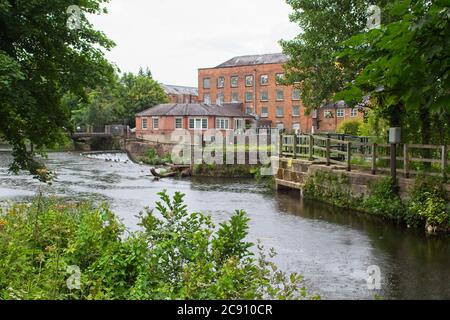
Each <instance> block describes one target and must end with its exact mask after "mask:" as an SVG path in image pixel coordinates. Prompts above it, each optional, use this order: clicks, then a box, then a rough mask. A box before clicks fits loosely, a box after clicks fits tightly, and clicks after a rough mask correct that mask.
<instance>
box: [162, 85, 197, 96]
mask: <svg viewBox="0 0 450 320" xmlns="http://www.w3.org/2000/svg"><path fill="white" fill-rule="evenodd" d="M161 86H162V87H163V89H164V91H165V92H166V93H167V94H185V95H192V96H198V89H197V88H194V87H186V86H173V85H170V84H161Z"/></svg>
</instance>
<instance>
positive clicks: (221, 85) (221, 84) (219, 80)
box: [217, 77, 225, 88]
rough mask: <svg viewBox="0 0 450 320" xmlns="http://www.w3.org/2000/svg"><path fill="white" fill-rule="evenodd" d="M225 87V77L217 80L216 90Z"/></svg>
mask: <svg viewBox="0 0 450 320" xmlns="http://www.w3.org/2000/svg"><path fill="white" fill-rule="evenodd" d="M224 85H225V77H218V78H217V88H223V87H224Z"/></svg>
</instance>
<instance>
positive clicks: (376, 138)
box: [358, 110, 389, 143]
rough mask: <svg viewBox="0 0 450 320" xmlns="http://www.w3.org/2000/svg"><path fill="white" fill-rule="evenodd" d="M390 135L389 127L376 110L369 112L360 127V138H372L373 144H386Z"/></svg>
mask: <svg viewBox="0 0 450 320" xmlns="http://www.w3.org/2000/svg"><path fill="white" fill-rule="evenodd" d="M388 134H389V125H388V123H387V122H386V120H385V119H383V118H382V117H381V116H380V115H378V113H377V112H376V111H375V110H368V111H367V112H366V117H365V118H364V121H363V123H362V124H361V126H360V127H359V132H358V136H362V137H370V138H371V141H372V142H373V143H385V142H386V140H387V137H388Z"/></svg>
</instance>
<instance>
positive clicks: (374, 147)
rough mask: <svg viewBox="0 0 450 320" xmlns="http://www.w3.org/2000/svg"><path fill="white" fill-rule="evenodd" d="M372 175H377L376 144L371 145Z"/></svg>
mask: <svg viewBox="0 0 450 320" xmlns="http://www.w3.org/2000/svg"><path fill="white" fill-rule="evenodd" d="M372 174H377V144H376V143H374V144H372Z"/></svg>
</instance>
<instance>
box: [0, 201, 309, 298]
mask: <svg viewBox="0 0 450 320" xmlns="http://www.w3.org/2000/svg"><path fill="white" fill-rule="evenodd" d="M159 195H160V198H161V201H160V202H157V203H156V211H157V212H156V213H155V212H153V210H147V211H146V212H145V213H141V215H140V221H141V223H140V225H141V227H142V230H140V231H135V232H128V233H127V234H125V233H124V231H126V230H125V228H124V226H123V225H122V224H121V223H120V222H119V220H118V219H117V217H116V216H115V215H114V214H113V213H112V212H111V211H110V210H109V209H108V208H107V207H106V206H105V205H102V206H100V207H97V208H93V207H92V206H91V205H89V204H61V203H60V202H58V201H56V200H54V199H42V198H38V199H37V200H36V201H35V202H33V204H32V205H31V206H28V205H24V204H16V205H13V206H12V207H10V208H9V209H7V210H6V211H5V212H4V213H1V214H0V273H1V275H2V276H1V277H0V298H1V299H262V298H269V299H272V298H274V299H295V298H306V297H308V296H307V293H306V289H305V288H303V287H301V286H300V283H301V277H300V276H298V275H297V274H291V275H287V274H285V273H283V272H281V271H280V270H278V268H277V267H276V266H275V265H274V264H273V263H272V262H270V260H269V258H268V257H267V256H266V254H265V253H264V251H263V249H262V248H261V247H260V246H258V250H257V252H258V253H259V254H258V256H257V257H255V255H254V253H253V250H252V249H253V248H254V246H253V244H252V243H249V242H246V241H245V238H246V237H247V234H248V221H249V219H248V217H247V216H246V214H245V213H244V212H242V211H236V212H235V213H234V214H233V215H232V216H231V218H230V220H229V221H226V222H224V223H221V224H220V226H219V227H218V228H217V229H216V228H215V226H214V224H213V223H212V222H211V218H210V217H209V216H206V215H204V214H201V213H188V212H187V208H186V205H185V204H184V202H183V195H182V194H181V193H175V195H174V196H173V198H170V197H169V196H168V195H167V193H166V192H161V193H160V194H159ZM273 255H274V253H273V252H271V253H270V257H273ZM68 266H78V267H79V268H80V271H81V278H80V290H76V289H72V290H69V289H68V286H67V283H66V280H67V279H68V278H69V276H71V274H67V270H68V269H67V267H68ZM69 280H70V279H69Z"/></svg>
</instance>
